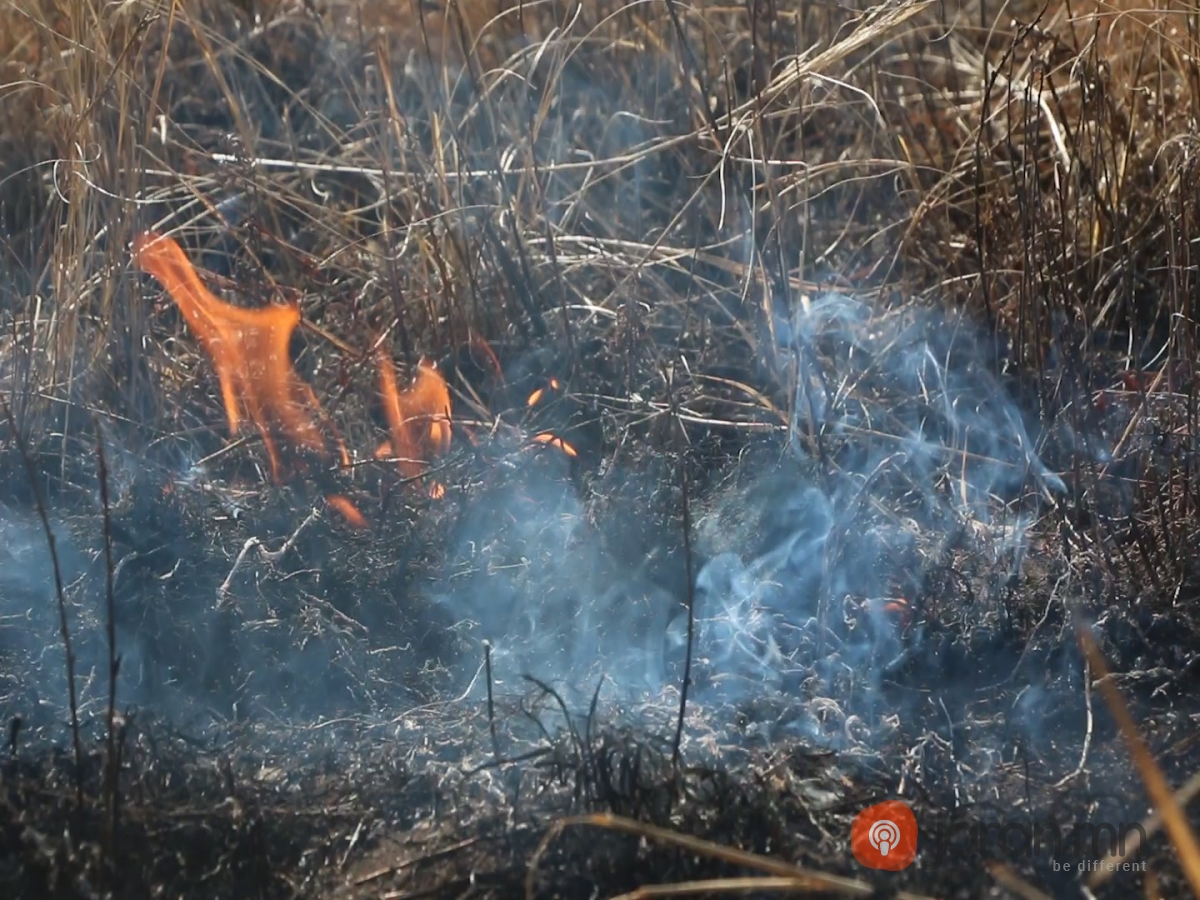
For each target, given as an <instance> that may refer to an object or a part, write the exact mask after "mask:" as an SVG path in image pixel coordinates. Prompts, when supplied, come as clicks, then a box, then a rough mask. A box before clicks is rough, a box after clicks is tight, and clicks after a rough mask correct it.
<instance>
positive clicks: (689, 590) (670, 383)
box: [662, 368, 696, 773]
mask: <svg viewBox="0 0 1200 900" xmlns="http://www.w3.org/2000/svg"><path fill="white" fill-rule="evenodd" d="M662 374H663V379H664V380H665V381H666V385H667V400H668V402H669V403H670V406H671V416H672V419H673V420H674V421H675V425H676V428H677V429H678V430H677V431H676V435H677V438H676V451H677V453H678V454H679V495H680V505H681V515H682V527H683V564H684V570H685V576H686V579H687V584H686V586H685V588H684V590H685V593H684V606H685V607H686V609H687V617H688V618H687V647H686V648H685V651H684V660H683V683H682V684H681V685H680V686H679V715H678V717H677V719H676V721H675V738H674V740H673V741H672V743H671V765H672V766H673V767H674V768H675V771H676V773H678V771H679V764H680V761H681V760H680V748H681V747H682V745H683V723H684V721H685V718H686V716H687V700H688V690H689V688H690V687H691V683H692V653H693V649H694V645H695V640H696V573H695V559H694V558H693V556H692V503H691V490H690V485H689V483H688V473H687V433H686V432H685V431H684V430H683V422H681V421H680V419H679V405H678V402H677V398H676V396H675V385H674V379H673V378H672V371H671V370H670V369H668V368H664V370H663V373H662Z"/></svg>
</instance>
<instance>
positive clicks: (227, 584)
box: [217, 508, 321, 609]
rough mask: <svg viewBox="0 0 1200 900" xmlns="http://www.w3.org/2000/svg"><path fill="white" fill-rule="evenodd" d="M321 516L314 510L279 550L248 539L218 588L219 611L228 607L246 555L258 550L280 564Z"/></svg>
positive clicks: (254, 538) (252, 538)
mask: <svg viewBox="0 0 1200 900" xmlns="http://www.w3.org/2000/svg"><path fill="white" fill-rule="evenodd" d="M320 515H321V511H320V509H317V508H314V509H313V511H312V512H310V513H309V514H308V518H306V519H305V520H304V521H303V522H301V523H300V525H299V526H298V527H297V528H296V530H295V531H293V532H292V535H291V537H289V538H288V539H287V540H286V541H284V542H283V546H281V547H280V548H279V549H278V550H268V549H267V548H266V547H264V546H263V542H262V541H261V540H259V539H258V538H256V537H249V538H246V543H244V544H242V549H241V550H240V551H239V552H238V555H237V558H236V559H235V560H234V561H233V566H232V568H230V570H229V574H228V575H226V576H225V580H224V581H222V582H221V584H220V586H219V587H218V588H217V609H224V608H225V607H226V606H227V605H228V603H229V594H230V591H231V590H232V589H233V577H234V576H235V575H236V574H237V573H238V571H239V570H240V569H241V568H242V565H243V564H244V563H245V562H246V554H248V553H249V552H250V551H251V550H254V549H255V548H257V549H258V553H259V556H261V557H262V558H263V559H264V560H266V561H267V562H269V563H277V562H279V560H281V559H283V557H284V556H285V555H286V554H287V552H288V551H289V550H291V549H292V547H294V546H295V545H296V541H297V539H298V538H299V537H300V532H302V531H303V530H304V529H305V528H307V527H308V526H309V525H310V524H312V523H313V522H315V521H316V520H317V519H318V518H320Z"/></svg>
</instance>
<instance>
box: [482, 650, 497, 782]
mask: <svg viewBox="0 0 1200 900" xmlns="http://www.w3.org/2000/svg"><path fill="white" fill-rule="evenodd" d="M483 665H484V668H485V669H486V670H487V710H488V731H490V732H491V735H492V756H493V757H494V758H495V760H496V762H499V761H500V739H499V738H498V737H496V704H495V701H494V700H493V699H492V642H491V641H484V642H483Z"/></svg>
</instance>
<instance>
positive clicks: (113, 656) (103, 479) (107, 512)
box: [94, 418, 121, 866]
mask: <svg viewBox="0 0 1200 900" xmlns="http://www.w3.org/2000/svg"><path fill="white" fill-rule="evenodd" d="M94 421H95V428H96V465H97V468H98V470H99V472H98V474H99V479H100V506H101V509H102V511H103V515H104V618H105V630H106V631H107V637H108V709H107V710H106V717H105V718H106V721H105V725H106V731H107V734H106V740H107V758H106V760H105V771H104V774H105V777H104V796H105V802H106V803H107V805H108V841H107V850H108V860H109V865H110V866H115V865H116V849H117V782H118V774H119V773H118V771H117V762H118V761H117V746H116V742H117V737H116V727H115V720H116V716H117V675H118V673H119V672H120V668H121V658H120V656H118V655H117V608H116V597H115V589H116V580H117V576H116V567H115V566H114V565H113V552H112V510H111V507H110V506H109V502H108V461H107V459H106V458H105V455H104V432H103V431H102V430H101V428H100V420H99V418H96V419H95V420H94Z"/></svg>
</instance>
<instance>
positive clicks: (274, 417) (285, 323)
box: [133, 232, 349, 481]
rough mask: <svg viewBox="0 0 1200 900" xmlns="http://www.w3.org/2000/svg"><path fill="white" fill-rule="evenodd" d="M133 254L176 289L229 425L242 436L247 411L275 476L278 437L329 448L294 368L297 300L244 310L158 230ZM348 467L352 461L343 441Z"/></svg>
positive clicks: (312, 399)
mask: <svg viewBox="0 0 1200 900" xmlns="http://www.w3.org/2000/svg"><path fill="white" fill-rule="evenodd" d="M133 256H134V260H135V262H136V263H137V265H138V266H139V267H140V268H141V269H142V271H144V272H147V273H149V274H150V275H152V276H154V278H155V279H157V280H158V282H159V283H160V284H161V285H162V286H163V287H164V288H165V289H166V291H167V293H168V294H170V295H171V299H172V300H173V301H175V305H176V306H178V307H179V311H180V312H181V313H182V314H183V317H184V319H186V320H187V323H188V326H189V327H190V328H191V329H192V331H193V332H194V333H195V335H196V337H197V338H198V339H199V341H200V343H201V345H202V346H203V347H204V350H205V352H206V353H207V354H208V356H209V358H210V359H211V360H212V364H213V368H215V369H216V372H217V379H218V380H219V382H220V385H221V398H222V401H223V402H224V405H225V414H226V416H227V417H228V419H229V431H230V433H231V434H237V432H238V430H239V428H240V426H241V423H242V417H243V413H244V414H245V415H246V416H247V417H249V418H250V419H251V420H252V421H253V422H254V424H255V425H256V426H257V427H258V430H259V432H260V433H261V434H262V438H263V443H265V444H266V447H267V453H268V454H269V455H270V458H271V474H272V476H273V477H274V478H275V480H276V481H279V480H280V461H279V453H278V449H277V447H276V444H275V435H276V434H277V433H279V434H282V435H283V436H284V437H286V438H287V439H288V440H289V441H291V442H292V443H293V444H296V445H298V446H301V447H305V448H307V449H309V450H314V451H317V452H318V453H322V454H324V453H325V452H327V451H328V449H329V448H328V445H327V443H326V440H325V435H324V434H323V432H322V431H321V429H320V428H319V427H318V425H317V422H318V420H319V419H322V418H323V413H322V410H321V405H320V403H319V402H318V401H317V397H316V394H314V393H313V390H312V388H311V387H310V386H309V385H308V384H307V383H306V382H304V381H303V380H302V379H301V378H300V376H299V375H297V374H296V371H295V369H293V368H292V361H291V357H290V355H289V352H288V344H289V342H290V341H291V337H292V332H293V331H294V330H295V329H296V326H297V325H299V324H300V307H299V306H298V305H296V304H294V303H293V304H289V305H286V306H269V307H265V308H262V309H243V308H242V307H238V306H233V305H232V304H229V303H225V302H224V301H222V300H220V299H219V298H218V297H216V296H215V295H214V294H213V293H212V292H211V291H209V290H208V288H206V287H205V286H204V284H203V283H202V282H201V281H200V277H199V275H197V274H196V270H195V269H194V268H192V264H191V262H189V261H188V258H187V256H186V254H185V253H184V252H183V250H182V248H180V246H179V244H177V243H176V242H175V241H174V240H172V239H170V238H166V237H161V236H159V235H156V234H153V233H151V232H146V233H143V234H141V235H139V236H138V237H137V238H136V239H135V240H134V244H133ZM338 449H339V451H340V455H341V459H342V463H343V465H349V457H348V456H347V454H346V450H345V447H342V446H341V442H340V440H339V441H338Z"/></svg>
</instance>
